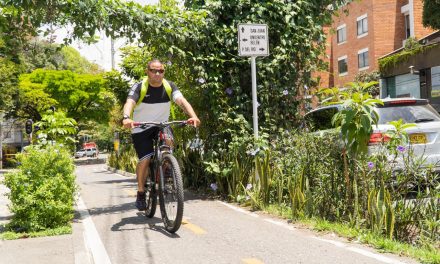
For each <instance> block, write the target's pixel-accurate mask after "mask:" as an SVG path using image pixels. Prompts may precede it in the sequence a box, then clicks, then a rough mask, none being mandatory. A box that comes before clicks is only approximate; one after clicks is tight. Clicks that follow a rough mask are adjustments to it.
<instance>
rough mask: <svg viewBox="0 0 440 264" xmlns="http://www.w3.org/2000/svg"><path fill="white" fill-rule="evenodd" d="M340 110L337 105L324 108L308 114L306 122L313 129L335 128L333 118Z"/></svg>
mask: <svg viewBox="0 0 440 264" xmlns="http://www.w3.org/2000/svg"><path fill="white" fill-rule="evenodd" d="M337 112H338V109H337V108H335V107H330V108H323V109H319V110H317V111H314V112H310V113H309V114H307V115H306V117H305V119H306V122H307V123H308V124H309V125H310V129H311V130H312V131H317V130H326V129H331V128H333V125H332V118H333V116H334V115H335V114H336V113H337Z"/></svg>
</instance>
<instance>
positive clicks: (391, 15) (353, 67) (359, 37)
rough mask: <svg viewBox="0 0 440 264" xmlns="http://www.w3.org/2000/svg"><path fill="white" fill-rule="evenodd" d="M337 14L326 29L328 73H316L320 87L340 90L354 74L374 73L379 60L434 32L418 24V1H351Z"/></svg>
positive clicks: (420, 1) (419, 3) (421, 7)
mask: <svg viewBox="0 0 440 264" xmlns="http://www.w3.org/2000/svg"><path fill="white" fill-rule="evenodd" d="M338 13H339V14H338V16H334V18H333V23H332V25H331V27H330V29H328V30H327V31H328V32H329V35H328V39H327V61H328V63H329V70H328V72H326V73H323V74H319V76H320V83H319V85H320V87H334V86H337V87H344V86H345V85H346V83H348V82H351V81H353V80H354V79H355V77H356V76H357V75H358V74H361V73H363V72H366V73H371V72H374V71H378V70H379V66H378V59H379V58H381V57H383V56H384V55H386V54H389V53H392V52H393V51H395V50H398V49H400V48H402V47H403V46H404V44H405V41H406V40H407V39H408V38H410V37H414V38H416V39H421V38H423V37H425V36H427V35H429V34H431V33H433V32H434V30H432V29H429V28H425V27H423V25H422V13H423V1H422V0H362V1H354V2H352V3H350V4H348V5H346V6H345V7H343V8H342V9H341V10H339V12H338ZM408 72H409V70H408Z"/></svg>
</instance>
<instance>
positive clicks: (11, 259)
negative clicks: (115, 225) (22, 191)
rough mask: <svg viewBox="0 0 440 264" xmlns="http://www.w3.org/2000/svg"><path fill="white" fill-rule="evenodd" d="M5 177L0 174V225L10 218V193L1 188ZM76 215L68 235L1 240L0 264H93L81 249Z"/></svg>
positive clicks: (81, 228) (81, 233)
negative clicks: (8, 194) (7, 194)
mask: <svg viewBox="0 0 440 264" xmlns="http://www.w3.org/2000/svg"><path fill="white" fill-rule="evenodd" d="M5 173H7V171H5V170H0V225H1V224H5V223H7V222H8V221H9V220H10V219H11V217H12V214H11V213H10V212H9V210H8V207H7V205H8V204H9V200H8V198H7V197H6V196H5V193H7V192H8V191H9V190H8V189H7V188H6V186H4V185H3V184H1V182H2V181H3V179H4V174H5ZM75 215H76V217H75V220H74V222H73V224H72V234H70V235H61V236H52V237H40V238H25V239H17V240H0V256H1V258H0V264H6V263H14V264H28V263H35V264H43V263H44V264H46V263H63V264H64V263H66V264H80V263H81V264H82V263H85V264H89V263H93V262H92V261H91V258H90V257H89V255H88V253H87V251H86V249H85V246H84V238H83V232H84V229H83V225H82V222H81V219H79V214H77V213H76V214H75ZM77 215H78V216H77ZM0 231H1V230H0Z"/></svg>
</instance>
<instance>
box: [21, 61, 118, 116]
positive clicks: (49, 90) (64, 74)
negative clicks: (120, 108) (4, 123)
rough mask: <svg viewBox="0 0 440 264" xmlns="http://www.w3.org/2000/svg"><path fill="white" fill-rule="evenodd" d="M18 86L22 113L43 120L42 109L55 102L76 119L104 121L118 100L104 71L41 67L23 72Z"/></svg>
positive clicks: (59, 107)
mask: <svg viewBox="0 0 440 264" xmlns="http://www.w3.org/2000/svg"><path fill="white" fill-rule="evenodd" d="M19 89H20V112H19V116H21V117H30V118H33V119H34V120H40V119H41V116H40V113H43V112H44V111H45V110H46V109H48V108H49V107H50V106H52V105H53V106H55V107H56V108H57V109H60V110H63V111H65V112H66V113H67V116H68V117H71V118H73V119H75V120H76V121H77V122H85V121H87V120H96V121H98V122H100V123H105V122H107V121H108V111H109V109H110V108H111V107H112V105H113V104H114V103H115V97H114V95H113V93H112V92H111V91H110V90H109V89H108V87H107V82H106V81H105V80H104V78H103V77H102V76H101V75H90V74H76V73H73V72H71V71H54V70H42V69H38V70H35V71H33V72H32V73H30V74H24V75H22V76H21V78H20V85H19Z"/></svg>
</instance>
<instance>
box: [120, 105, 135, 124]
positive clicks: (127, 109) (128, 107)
mask: <svg viewBox="0 0 440 264" xmlns="http://www.w3.org/2000/svg"><path fill="white" fill-rule="evenodd" d="M135 106H136V102H135V101H134V100H133V99H131V98H128V99H127V101H126V102H125V105H124V110H123V115H124V116H130V115H131V113H132V112H133V109H134V107H135ZM122 125H123V126H124V127H126V128H132V127H133V120H131V118H128V119H125V118H124V119H123V120H122Z"/></svg>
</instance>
